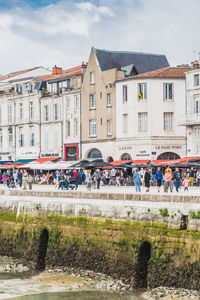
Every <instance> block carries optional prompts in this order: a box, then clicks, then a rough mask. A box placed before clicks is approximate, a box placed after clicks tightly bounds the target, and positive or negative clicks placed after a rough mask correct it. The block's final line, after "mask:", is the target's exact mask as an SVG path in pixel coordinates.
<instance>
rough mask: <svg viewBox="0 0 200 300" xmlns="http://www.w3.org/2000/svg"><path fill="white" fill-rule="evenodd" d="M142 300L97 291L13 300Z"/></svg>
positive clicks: (24, 297)
mask: <svg viewBox="0 0 200 300" xmlns="http://www.w3.org/2000/svg"><path fill="white" fill-rule="evenodd" d="M14 299H15V300H64V299H66V300H141V299H143V298H141V297H139V296H136V295H119V294H116V293H115V294H113V293H104V292H97V291H91V292H90V291H83V292H63V293H44V294H39V295H30V296H23V297H17V298H13V300H14Z"/></svg>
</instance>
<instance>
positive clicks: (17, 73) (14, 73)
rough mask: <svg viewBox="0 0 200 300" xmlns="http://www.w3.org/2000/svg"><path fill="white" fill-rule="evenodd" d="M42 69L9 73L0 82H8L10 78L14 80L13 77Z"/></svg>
mask: <svg viewBox="0 0 200 300" xmlns="http://www.w3.org/2000/svg"><path fill="white" fill-rule="evenodd" d="M38 68H40V67H35V68H31V69H26V70H21V71H17V72H12V73H9V74H7V75H5V76H3V77H1V78H0V81H3V80H6V79H8V78H12V77H15V76H18V75H21V74H24V73H27V72H30V71H33V70H36V69H38Z"/></svg>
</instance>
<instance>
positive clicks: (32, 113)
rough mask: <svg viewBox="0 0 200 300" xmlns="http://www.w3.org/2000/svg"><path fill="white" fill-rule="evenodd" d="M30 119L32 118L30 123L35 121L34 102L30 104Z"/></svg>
mask: <svg viewBox="0 0 200 300" xmlns="http://www.w3.org/2000/svg"><path fill="white" fill-rule="evenodd" d="M29 118H30V121H33V119H34V103H33V101H31V102H29Z"/></svg>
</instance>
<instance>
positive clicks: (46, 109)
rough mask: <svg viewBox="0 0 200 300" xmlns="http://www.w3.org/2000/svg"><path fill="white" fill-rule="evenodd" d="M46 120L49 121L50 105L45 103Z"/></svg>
mask: <svg viewBox="0 0 200 300" xmlns="http://www.w3.org/2000/svg"><path fill="white" fill-rule="evenodd" d="M44 121H45V122H48V121H49V107H48V105H44Z"/></svg>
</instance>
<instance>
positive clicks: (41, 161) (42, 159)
mask: <svg viewBox="0 0 200 300" xmlns="http://www.w3.org/2000/svg"><path fill="white" fill-rule="evenodd" d="M57 159H59V157H44V158H38V159H36V160H34V163H40V164H43V163H44V162H48V161H54V160H57Z"/></svg>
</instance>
